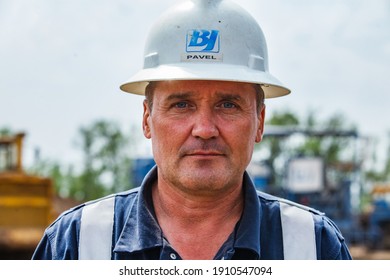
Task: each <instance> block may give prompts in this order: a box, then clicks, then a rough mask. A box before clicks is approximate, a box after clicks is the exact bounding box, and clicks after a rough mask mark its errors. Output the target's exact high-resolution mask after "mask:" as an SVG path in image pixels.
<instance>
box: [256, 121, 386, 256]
mask: <svg viewBox="0 0 390 280" xmlns="http://www.w3.org/2000/svg"><path fill="white" fill-rule="evenodd" d="M269 138H271V139H270V140H271V141H282V142H287V141H292V142H294V141H295V142H296V143H297V142H298V143H301V144H302V142H304V141H305V139H306V140H307V139H308V138H311V139H313V138H314V139H328V141H332V140H331V139H343V141H346V142H345V143H347V144H346V145H345V146H346V148H345V149H344V150H349V151H348V152H349V153H348V156H345V155H344V157H342V158H340V159H339V160H338V161H331V162H328V161H326V159H325V158H326V155H324V154H323V155H319V154H317V155H308V154H305V153H302V150H300V152H299V149H298V151H295V152H291V151H290V153H288V152H286V151H283V157H282V158H279V162H278V164H279V166H281V168H280V169H281V170H282V171H280V172H279V173H278V172H275V166H271V165H270V162H269V161H268V160H267V159H266V160H258V159H257V160H256V158H254V159H253V160H252V162H251V164H250V165H249V167H248V171H249V173H250V175H251V177H252V178H253V180H254V183H255V185H256V187H257V188H258V190H260V191H264V192H267V193H271V194H274V195H277V196H279V197H283V198H287V199H290V200H292V201H295V202H297V203H300V204H303V205H306V206H309V207H312V208H315V209H317V210H320V211H322V212H324V213H326V215H327V216H328V217H330V218H331V219H332V220H333V221H334V222H335V223H336V224H337V226H338V227H339V228H340V230H341V232H342V233H343V235H344V237H345V239H346V241H347V243H348V244H349V245H352V244H364V245H365V246H367V247H368V248H370V249H390V186H386V187H382V188H380V187H378V186H377V187H375V186H374V187H373V188H372V191H371V193H366V192H367V191H366V188H365V184H366V183H367V182H366V181H365V180H364V178H363V173H364V172H363V170H362V165H363V162H364V156H363V154H364V152H363V151H364V148H365V145H366V143H365V142H366V139H365V138H364V137H361V136H360V135H359V134H358V133H357V132H356V131H355V130H349V131H346V130H308V129H299V128H297V127H283V126H281V127H278V126H275V127H273V126H269V127H266V129H265V133H264V139H269ZM293 138H294V139H293ZM272 139H273V140H272ZM328 143H329V142H328ZM284 147H285V146H284ZM343 152H344V151H343ZM286 154H287V155H286ZM281 162H282V163H281ZM275 173H278V175H279V177H280V178H279V180H273V179H275V178H273V177H272V176H274V174H275ZM363 196H369V197H370V199H369V200H368V203H369V207H364V205H363V204H362V202H363V200H362V198H363ZM367 209H370V211H367Z"/></svg>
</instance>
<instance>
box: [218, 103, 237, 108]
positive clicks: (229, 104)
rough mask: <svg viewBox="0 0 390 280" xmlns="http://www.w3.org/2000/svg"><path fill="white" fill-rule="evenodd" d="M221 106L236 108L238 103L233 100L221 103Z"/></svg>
mask: <svg viewBox="0 0 390 280" xmlns="http://www.w3.org/2000/svg"><path fill="white" fill-rule="evenodd" d="M221 107H222V108H224V109H233V108H236V104H234V103H232V102H223V103H222V104H221Z"/></svg>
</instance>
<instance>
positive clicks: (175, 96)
mask: <svg viewBox="0 0 390 280" xmlns="http://www.w3.org/2000/svg"><path fill="white" fill-rule="evenodd" d="M190 96H192V93H191V92H175V93H171V94H169V95H168V96H167V97H166V98H165V100H166V101H171V100H177V99H188V98H189V97H190Z"/></svg>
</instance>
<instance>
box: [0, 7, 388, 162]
mask: <svg viewBox="0 0 390 280" xmlns="http://www.w3.org/2000/svg"><path fill="white" fill-rule="evenodd" d="M177 2H181V1H180V0H179V1H178V0H142V1H133V0H106V1H103V0H57V1H54V0H53V1H49V0H0V128H1V127H9V128H11V129H12V130H14V131H25V132H26V133H27V137H26V149H25V154H26V158H27V159H26V160H28V158H30V159H31V158H32V155H33V151H34V149H35V148H36V147H39V148H40V149H41V156H42V157H43V158H51V159H58V160H60V161H64V162H74V161H77V160H79V156H80V152H79V151H78V150H77V148H76V147H75V144H74V142H75V138H76V135H77V130H78V128H79V127H80V126H82V125H88V124H90V123H92V122H93V121H94V120H97V119H107V120H114V121H117V122H119V123H120V124H121V125H122V127H123V129H124V131H125V132H128V131H129V128H130V127H131V126H133V125H136V126H138V127H139V131H141V116H142V100H143V98H142V97H140V96H133V95H130V94H125V93H122V92H121V91H120V90H119V86H120V85H121V84H122V83H123V82H124V81H126V80H127V79H128V78H129V77H130V76H131V75H132V74H134V73H135V72H136V71H137V70H139V69H140V68H141V67H142V63H143V59H142V53H143V46H144V42H145V37H146V34H147V32H148V30H149V29H150V27H151V25H152V23H153V21H154V20H155V19H156V18H157V17H158V15H160V14H161V12H163V11H164V10H165V9H167V8H169V7H170V6H171V5H173V4H175V3H177ZM236 2H237V3H239V4H240V5H241V6H242V7H244V8H245V9H247V10H248V11H249V12H250V13H251V14H252V15H253V16H254V17H255V18H256V20H257V21H258V22H259V24H260V26H261V28H262V29H263V32H264V34H265V37H266V40H267V44H268V53H269V65H270V72H271V73H272V74H273V75H274V76H276V77H277V78H278V79H279V80H281V81H282V82H283V84H284V85H286V86H287V87H289V88H290V89H291V90H292V94H291V95H289V96H286V97H282V98H276V99H272V100H267V101H266V104H267V113H268V115H270V114H272V112H273V111H274V110H280V109H283V108H290V109H291V110H293V111H295V112H298V113H301V114H305V113H306V112H307V111H308V110H316V111H317V112H318V113H319V116H320V117H321V116H323V117H326V116H330V115H332V114H334V113H342V114H343V115H345V117H346V118H347V120H348V122H352V123H355V124H356V125H357V126H358V128H359V131H360V133H361V134H364V135H367V136H370V137H375V138H378V139H382V140H381V141H382V143H383V142H384V141H385V140H386V139H385V137H386V136H387V133H388V132H389V131H390V121H389V120H390V1H388V0H343V1H340V0H318V1H312V0H236ZM384 153H385V151H383V153H382V154H384Z"/></svg>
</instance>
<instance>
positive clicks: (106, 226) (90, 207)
mask: <svg viewBox="0 0 390 280" xmlns="http://www.w3.org/2000/svg"><path fill="white" fill-rule="evenodd" d="M114 205H115V196H110V197H108V198H107V199H103V200H100V201H97V202H93V203H91V204H87V205H86V206H84V208H83V211H82V214H81V225H80V240H79V259H80V260H110V259H111V251H112V248H111V247H112V231H113V225H114Z"/></svg>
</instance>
